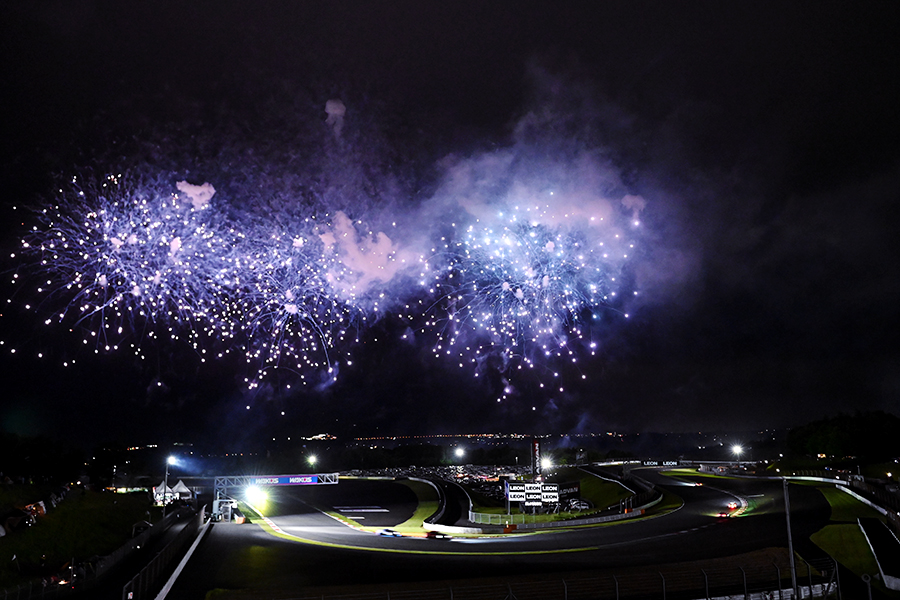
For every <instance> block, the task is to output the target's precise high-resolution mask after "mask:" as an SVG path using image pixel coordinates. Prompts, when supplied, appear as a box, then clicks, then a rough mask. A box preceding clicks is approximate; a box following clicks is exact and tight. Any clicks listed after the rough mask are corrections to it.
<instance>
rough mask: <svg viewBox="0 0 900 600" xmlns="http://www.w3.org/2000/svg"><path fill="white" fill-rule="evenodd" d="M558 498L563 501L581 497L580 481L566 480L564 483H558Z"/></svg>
mask: <svg viewBox="0 0 900 600" xmlns="http://www.w3.org/2000/svg"><path fill="white" fill-rule="evenodd" d="M559 498H560V500H563V501H565V500H576V499H578V498H581V482H580V481H567V482H566V483H560V484H559Z"/></svg>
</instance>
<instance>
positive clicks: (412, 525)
mask: <svg viewBox="0 0 900 600" xmlns="http://www.w3.org/2000/svg"><path fill="white" fill-rule="evenodd" d="M397 483H399V484H400V485H405V486H406V487H408V488H409V489H411V490H412V491H413V493H414V494H415V495H416V498H418V499H419V506H418V507H417V508H416V512H414V513H413V516H411V517H410V518H409V519H407V520H406V521H404V522H403V523H400V524H399V525H397V526H396V527H394V529H396V530H397V531H416V532H418V531H422V522H423V521H425V519H427V518H428V517H430V516H431V515H433V514H434V513H436V512H437V510H438V504H439V500H438V494H437V491H436V490H435V489H434V488H433V487H431V486H430V485H428V484H427V483H422V482H421V481H411V480H409V479H405V480H402V481H398V482H397Z"/></svg>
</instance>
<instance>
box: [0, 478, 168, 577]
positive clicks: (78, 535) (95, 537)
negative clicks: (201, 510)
mask: <svg viewBox="0 0 900 600" xmlns="http://www.w3.org/2000/svg"><path fill="white" fill-rule="evenodd" d="M148 512H150V514H151V515H153V521H155V522H156V521H159V520H160V515H159V513H158V512H155V510H154V509H153V507H152V506H151V502H150V497H149V496H148V495H147V494H145V493H141V494H112V493H108V492H94V491H88V490H72V491H70V492H69V494H68V495H67V496H66V498H65V499H64V500H63V501H62V502H61V503H60V504H59V505H58V506H57V507H56V508H51V509H50V511H49V512H48V513H47V514H46V515H44V516H41V517H38V519H37V522H36V524H35V525H34V526H32V527H29V528H27V529H23V530H19V531H14V532H12V533H10V534H8V535H6V536H4V537H3V538H2V543H0V588H2V587H8V586H10V585H16V583H18V582H21V581H23V580H28V579H31V578H33V577H38V576H40V575H41V564H42V562H43V563H44V565H45V571H47V572H48V573H53V572H56V571H58V570H59V569H60V568H61V567H62V565H63V564H65V563H66V562H68V561H70V560H71V559H72V558H75V559H76V560H84V559H88V558H91V557H93V556H104V555H106V554H109V553H111V552H112V551H113V550H115V549H116V548H118V547H119V546H121V545H122V544H123V543H125V542H126V541H127V540H128V539H130V538H131V533H132V526H133V525H134V524H135V523H137V522H138V521H142V520H145V519H147V518H148ZM13 556H15V557H16V561H12V560H11V559H12V557H13ZM42 556H45V557H46V558H45V559H42V558H41V557H42Z"/></svg>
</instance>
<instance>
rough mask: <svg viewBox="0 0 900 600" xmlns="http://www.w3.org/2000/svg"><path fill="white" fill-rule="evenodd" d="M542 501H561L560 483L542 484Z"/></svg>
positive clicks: (554, 502) (552, 502) (549, 502)
mask: <svg viewBox="0 0 900 600" xmlns="http://www.w3.org/2000/svg"><path fill="white" fill-rule="evenodd" d="M541 502H543V503H544V504H556V503H557V502H559V484H558V483H545V484H543V485H542V486H541Z"/></svg>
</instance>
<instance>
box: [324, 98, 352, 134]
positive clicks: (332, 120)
mask: <svg viewBox="0 0 900 600" xmlns="http://www.w3.org/2000/svg"><path fill="white" fill-rule="evenodd" d="M325 112H326V113H327V114H328V118H326V119H325V124H326V125H331V128H332V129H333V130H334V137H336V138H340V137H341V130H342V129H343V128H344V113H346V112H347V107H346V106H344V103H343V102H341V101H340V100H339V99H332V100H329V101H328V102H326V103H325Z"/></svg>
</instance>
